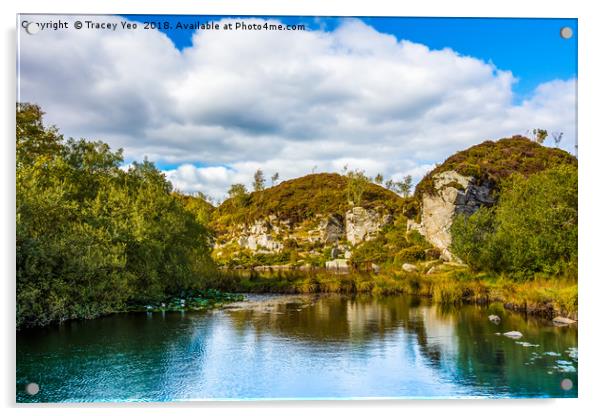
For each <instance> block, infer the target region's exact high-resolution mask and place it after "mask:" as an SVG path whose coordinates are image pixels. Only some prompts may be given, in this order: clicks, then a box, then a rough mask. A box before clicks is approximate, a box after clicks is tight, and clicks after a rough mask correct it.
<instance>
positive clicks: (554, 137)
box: [552, 131, 564, 147]
mask: <svg viewBox="0 0 602 416" xmlns="http://www.w3.org/2000/svg"><path fill="white" fill-rule="evenodd" d="M563 135H564V133H563V132H557V131H555V132H553V133H552V140H554V145H555V146H556V147H558V146H559V145H560V142H561V141H562V136H563Z"/></svg>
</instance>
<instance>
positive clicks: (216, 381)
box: [17, 295, 578, 402]
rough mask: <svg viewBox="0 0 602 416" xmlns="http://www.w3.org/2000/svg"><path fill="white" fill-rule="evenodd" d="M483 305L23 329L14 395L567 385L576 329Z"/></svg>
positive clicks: (418, 303) (518, 392) (306, 309)
mask: <svg viewBox="0 0 602 416" xmlns="http://www.w3.org/2000/svg"><path fill="white" fill-rule="evenodd" d="M490 312H491V311H490V310H488V309H487V308H484V307H476V306H463V307H460V308H456V309H445V308H441V307H440V306H437V305H432V304H430V303H429V302H428V301H427V300H424V299H420V298H414V297H409V296H395V297H384V298H373V297H347V296H339V295H322V296H272V295H270V296H250V300H249V301H246V302H241V303H237V304H233V305H230V306H229V307H228V308H225V309H221V310H214V311H209V312H198V313H191V312H187V313H164V314H162V313H154V314H146V313H141V314H120V315H113V316H109V317H105V318H100V319H96V320H91V321H74V322H68V323H66V324H63V325H60V326H53V327H47V328H42V329H30V330H24V331H20V332H19V333H18V334H17V401H19V402H37V401H41V402H63V401H68V402H72V401H77V402H79V401H174V400H203V399H269V398H278V399H279V398H365V397H374V398H378V397H387V398H389V397H400V398H417V397H420V398H422V397H434V398H450V397H496V398H503V397H576V396H577V388H578V383H577V368H578V358H577V329H576V327H574V326H572V327H556V326H554V325H552V324H551V323H549V322H547V321H542V320H538V319H535V318H526V317H524V316H521V315H519V314H514V313H509V312H498V314H500V315H501V316H502V322H501V323H500V324H499V325H495V324H493V323H491V322H489V320H488V319H487V315H488V314H489V313H490ZM506 331H520V332H521V333H523V334H524V336H523V338H521V339H520V340H513V339H510V338H507V337H505V336H503V335H501V334H502V333H504V332H506ZM563 380H565V381H564V389H563V388H562V386H561V384H562V381H563ZM566 380H570V382H568V381H566ZM31 382H35V383H38V384H39V386H40V392H39V393H38V394H37V395H35V396H30V395H28V394H27V393H26V392H25V386H26V385H27V383H31ZM571 384H572V388H569V389H567V386H570V385H571Z"/></svg>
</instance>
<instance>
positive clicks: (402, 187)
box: [397, 175, 412, 198]
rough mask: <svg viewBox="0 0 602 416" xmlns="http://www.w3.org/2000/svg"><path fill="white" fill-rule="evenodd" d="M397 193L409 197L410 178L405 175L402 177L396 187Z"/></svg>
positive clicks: (410, 188)
mask: <svg viewBox="0 0 602 416" xmlns="http://www.w3.org/2000/svg"><path fill="white" fill-rule="evenodd" d="M397 187H398V189H399V192H400V193H401V194H402V195H403V196H404V197H405V198H407V197H408V196H410V191H411V190H412V176H411V175H407V176H404V177H403V180H402V181H401V182H399V183H398V185H397Z"/></svg>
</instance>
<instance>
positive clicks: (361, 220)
mask: <svg viewBox="0 0 602 416" xmlns="http://www.w3.org/2000/svg"><path fill="white" fill-rule="evenodd" d="M392 219H393V218H392V216H391V215H390V214H388V213H387V212H386V211H384V210H383V212H381V211H377V210H372V209H365V208H362V207H355V208H353V209H351V210H349V211H348V212H347V213H346V215H345V216H344V217H343V216H341V215H339V214H329V215H326V216H323V215H321V216H318V217H317V218H315V219H311V220H307V221H305V222H302V223H299V224H296V225H295V226H291V225H290V223H289V222H286V221H280V220H279V219H278V218H277V217H276V216H275V215H270V216H269V217H268V218H265V219H261V220H257V221H255V222H254V223H252V224H250V225H243V224H240V225H238V226H237V227H236V228H234V229H232V230H231V231H230V232H229V233H228V234H226V235H223V236H222V237H221V238H220V240H221V241H220V243H216V244H215V246H214V248H216V249H219V248H222V247H224V246H227V245H230V244H232V243H234V244H235V245H237V246H239V247H240V248H242V249H249V250H251V251H253V252H259V253H261V252H263V253H276V252H280V251H282V249H283V248H284V243H285V241H286V240H292V241H294V244H297V245H298V246H301V245H307V244H309V245H315V244H317V245H318V246H332V247H333V248H332V251H333V254H332V255H331V258H333V259H336V258H337V257H339V255H341V256H343V255H344V257H345V258H346V259H349V258H350V257H351V251H350V250H349V248H350V246H353V245H356V244H359V243H361V242H363V241H368V240H370V239H372V238H374V237H376V235H377V234H378V232H379V231H380V229H381V228H382V227H383V225H385V224H388V223H390V222H391V221H392Z"/></svg>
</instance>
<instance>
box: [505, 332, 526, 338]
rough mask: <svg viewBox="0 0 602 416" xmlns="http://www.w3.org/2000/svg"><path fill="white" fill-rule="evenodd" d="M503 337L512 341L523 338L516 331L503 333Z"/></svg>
mask: <svg viewBox="0 0 602 416" xmlns="http://www.w3.org/2000/svg"><path fill="white" fill-rule="evenodd" d="M504 336H505V337H508V338H512V339H520V338H522V337H523V334H521V333H520V332H518V331H509V332H504Z"/></svg>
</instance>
